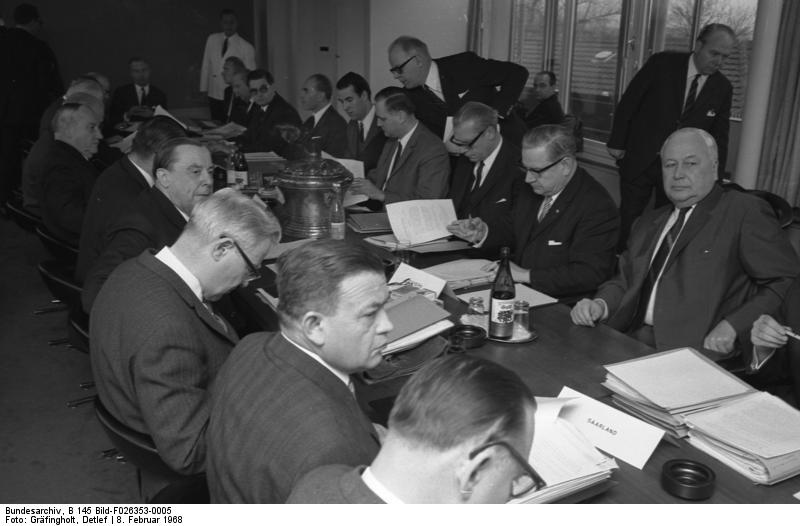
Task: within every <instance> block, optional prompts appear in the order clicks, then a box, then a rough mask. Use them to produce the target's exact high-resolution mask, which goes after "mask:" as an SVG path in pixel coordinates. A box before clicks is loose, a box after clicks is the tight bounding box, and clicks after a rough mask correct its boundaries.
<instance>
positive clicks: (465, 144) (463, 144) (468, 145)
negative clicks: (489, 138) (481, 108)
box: [450, 126, 489, 150]
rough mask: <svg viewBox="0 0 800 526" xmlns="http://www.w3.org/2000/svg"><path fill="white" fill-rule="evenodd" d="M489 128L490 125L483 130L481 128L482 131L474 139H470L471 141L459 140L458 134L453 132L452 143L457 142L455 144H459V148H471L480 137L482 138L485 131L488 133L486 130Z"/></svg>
mask: <svg viewBox="0 0 800 526" xmlns="http://www.w3.org/2000/svg"><path fill="white" fill-rule="evenodd" d="M488 129H489V126H487V127H486V128H484V129H483V130H481V132H480V133H479V134H478V135H476V136H475V138H474V139H472V140H471V141H469V142H461V141H457V140H456V135H455V134H453V135H451V136H450V142H451V143H453V144H455V145H456V146H458V147H459V148H464V149H465V150H469V149H470V148H472V147H473V146H474V145H475V143H476V142H478V139H480V138H481V136H482V135H483V134H484V133H486V130H488Z"/></svg>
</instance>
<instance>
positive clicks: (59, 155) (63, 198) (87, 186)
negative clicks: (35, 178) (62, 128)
mask: <svg viewBox="0 0 800 526" xmlns="http://www.w3.org/2000/svg"><path fill="white" fill-rule="evenodd" d="M43 158H44V159H45V161H44V163H43V168H42V174H41V176H42V180H41V193H40V196H41V204H40V206H41V212H42V220H43V221H44V225H45V226H46V227H47V229H48V230H50V232H52V233H53V234H55V236H56V237H58V238H61V239H63V240H64V241H67V242H68V243H72V244H73V245H75V246H78V242H79V240H80V235H81V226H82V225H83V214H84V213H85V212H86V207H87V205H88V204H89V197H90V196H91V193H92V187H93V186H94V182H95V179H97V170H95V168H94V166H92V163H91V162H89V161H87V160H86V158H84V157H83V155H81V153H80V152H79V151H78V150H76V149H75V148H73V147H72V146H70V145H69V144H67V143H65V142H62V141H58V140H53V141H52V142H51V143H48V148H46V150H45V151H43Z"/></svg>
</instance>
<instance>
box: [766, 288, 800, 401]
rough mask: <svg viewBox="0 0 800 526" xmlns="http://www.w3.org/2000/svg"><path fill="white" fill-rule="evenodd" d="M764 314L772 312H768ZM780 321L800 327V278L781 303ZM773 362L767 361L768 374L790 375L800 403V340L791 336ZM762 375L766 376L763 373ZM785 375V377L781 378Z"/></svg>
mask: <svg viewBox="0 0 800 526" xmlns="http://www.w3.org/2000/svg"><path fill="white" fill-rule="evenodd" d="M764 314H771V313H769V312H766V313H764ZM775 318H776V319H777V320H778V322H779V323H784V324H786V325H788V326H790V327H792V328H793V329H797V327H800V279H796V280H795V281H794V283H793V284H792V286H791V288H789V291H788V292H787V293H786V298H785V299H784V301H783V304H782V305H781V308H780V312H779V313H778V314H777V315H776V316H775ZM772 362H774V363H767V365H766V366H765V367H764V369H767V371H766V372H767V375H768V376H769V375H770V373H771V376H772V377H773V378H774V377H775V376H777V377H778V378H779V379H784V378H786V377H787V376H788V380H790V382H791V384H792V386H793V388H794V398H795V401H796V402H799V403H800V342H799V341H797V340H795V339H794V338H789V341H788V343H787V344H786V346H785V347H784V348H783V349H779V350H778V351H777V356H775V357H773V358H772ZM760 376H764V375H763V374H762V375H760ZM781 377H783V378H781Z"/></svg>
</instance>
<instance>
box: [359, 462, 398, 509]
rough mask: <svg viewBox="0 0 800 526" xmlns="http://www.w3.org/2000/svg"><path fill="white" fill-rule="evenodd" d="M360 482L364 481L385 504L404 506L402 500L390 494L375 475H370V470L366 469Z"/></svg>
mask: <svg viewBox="0 0 800 526" xmlns="http://www.w3.org/2000/svg"><path fill="white" fill-rule="evenodd" d="M361 480H362V481H364V484H365V485H366V486H367V487H368V488H369V489H370V490H371V491H372V493H374V494H375V495H377V496H378V498H379V499H381V500H382V501H383V502H385V503H386V504H405V503H404V502H403V501H402V500H400V499H399V498H398V497H397V495H395V494H394V493H392V492H391V491H390V490H389V488H387V487H386V486H384V485H383V483H382V482H381V481H380V480H378V479H376V478H375V474H374V473H372V470H371V469H369V467H367V469H365V470H364V472H363V473H362V474H361Z"/></svg>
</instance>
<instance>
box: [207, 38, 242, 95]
mask: <svg viewBox="0 0 800 526" xmlns="http://www.w3.org/2000/svg"><path fill="white" fill-rule="evenodd" d="M224 42H225V33H212V34H210V35H208V38H207V39H206V47H205V50H204V51H203V63H202V66H201V67H200V91H201V92H208V96H209V97H211V98H212V99H217V100H222V97H223V95H224V92H225V81H224V80H222V66H223V65H224V64H225V59H226V58H228V57H239V58H240V59H242V62H244V67H246V68H247V69H249V70H250V71H252V70H254V69H256V51H255V48H253V45H252V44H251V43H250V42H248V41H247V40H245V39H243V38H242V37H240V36H239V35H238V34H235V35H233V36H232V37H230V38H229V39H228V49H227V50H226V51H225V55H223V54H222V45H223V43H224Z"/></svg>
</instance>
